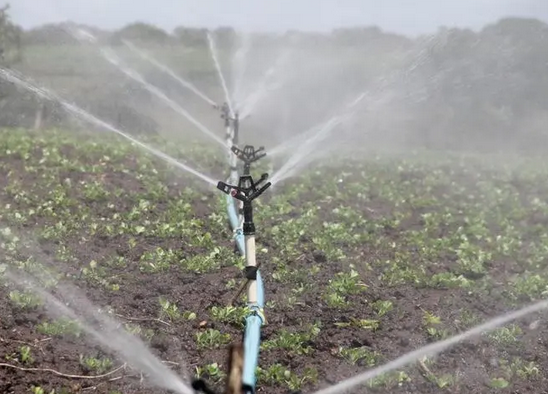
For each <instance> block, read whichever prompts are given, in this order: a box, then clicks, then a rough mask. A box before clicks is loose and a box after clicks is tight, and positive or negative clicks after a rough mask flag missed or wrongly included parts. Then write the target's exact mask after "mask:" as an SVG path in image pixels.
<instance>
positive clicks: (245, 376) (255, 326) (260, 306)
mask: <svg viewBox="0 0 548 394" xmlns="http://www.w3.org/2000/svg"><path fill="white" fill-rule="evenodd" d="M237 178H238V172H236V171H234V172H232V173H231V176H230V179H231V180H234V179H237ZM226 202H227V210H228V217H229V220H230V226H231V227H232V230H235V235H234V238H235V240H236V245H237V246H238V249H239V251H240V254H241V255H242V256H244V257H245V237H244V233H243V230H242V229H241V228H239V226H240V220H239V214H238V211H237V209H236V204H235V200H234V198H233V197H232V196H230V195H228V196H227V199H226ZM256 282H257V303H254V304H251V303H249V304H248V307H249V308H250V310H251V312H250V314H249V315H248V316H247V317H246V319H245V334H244V368H243V372H242V385H243V386H244V387H247V388H249V389H250V390H251V393H254V392H255V385H256V382H257V377H256V371H257V366H258V363H259V351H260V347H261V326H262V325H263V324H264V323H265V322H266V319H265V317H264V312H263V310H264V285H263V278H262V276H261V273H260V271H259V270H257V281H256Z"/></svg>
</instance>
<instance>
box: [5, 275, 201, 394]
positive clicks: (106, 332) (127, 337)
mask: <svg viewBox="0 0 548 394" xmlns="http://www.w3.org/2000/svg"><path fill="white" fill-rule="evenodd" d="M4 274H5V275H6V276H7V277H8V278H9V279H10V280H11V281H13V282H15V283H16V284H17V285H19V286H21V287H28V288H30V289H31V290H32V291H33V292H34V293H36V294H37V295H38V296H39V297H40V298H41V299H42V300H43V301H45V303H46V306H47V307H48V309H49V313H50V314H52V315H61V316H63V317H66V318H70V319H71V320H75V321H77V322H78V323H79V326H80V327H81V328H82V330H84V331H85V332H86V333H87V334H88V335H89V336H90V337H91V338H93V339H94V340H95V341H97V342H98V343H100V344H101V345H103V346H105V347H106V348H108V349H111V350H114V351H115V352H116V353H118V354H119V355H120V356H121V358H122V359H124V360H125V361H126V362H127V363H128V364H130V365H132V366H134V367H136V368H138V369H140V370H141V371H143V372H144V373H146V374H148V375H149V376H150V379H151V380H152V382H153V383H154V384H155V385H156V386H158V387H162V388H164V389H167V390H171V391H173V392H175V393H178V394H194V390H192V389H191V388H190V387H189V386H188V385H187V384H186V383H184V382H183V381H182V380H181V379H180V378H179V377H178V376H177V375H176V374H175V373H174V372H173V371H172V370H170V369H169V368H167V367H166V366H165V365H164V364H163V363H162V362H161V361H160V360H159V359H158V358H157V357H155V356H154V355H153V354H152V353H151V352H150V350H148V348H147V347H146V346H145V344H144V343H143V342H142V341H141V340H140V339H139V338H137V337H136V336H134V335H131V334H129V333H128V332H126V331H124V330H123V329H120V327H121V326H122V325H121V324H119V323H118V322H116V321H115V320H114V319H112V318H111V317H109V316H108V315H106V314H105V313H101V312H100V310H98V309H97V307H96V306H94V305H92V304H91V302H90V301H88V300H87V299H86V298H85V297H84V296H83V295H81V294H79V292H78V291H77V290H76V289H75V288H74V287H73V286H68V285H65V286H61V285H57V286H56V289H55V292H56V293H57V294H59V295H61V296H62V298H64V299H65V300H70V302H69V303H65V302H63V301H61V300H60V299H59V298H57V297H55V296H53V295H52V294H50V293H49V292H47V291H46V290H45V289H43V288H42V287H41V286H40V284H39V282H38V281H37V280H35V279H34V278H31V277H29V276H28V275H25V276H24V277H23V276H22V275H18V274H16V273H13V272H10V271H7V272H5V273H4ZM44 274H45V273H44ZM44 276H45V275H44ZM50 279H51V278H50ZM68 305H72V307H69V306H68ZM56 317H57V316H56Z"/></svg>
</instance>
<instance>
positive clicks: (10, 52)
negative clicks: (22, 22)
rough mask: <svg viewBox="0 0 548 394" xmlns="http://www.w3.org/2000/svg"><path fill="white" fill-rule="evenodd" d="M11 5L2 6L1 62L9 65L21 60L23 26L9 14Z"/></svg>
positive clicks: (0, 22)
mask: <svg viewBox="0 0 548 394" xmlns="http://www.w3.org/2000/svg"><path fill="white" fill-rule="evenodd" d="M9 8H10V5H9V4H6V5H5V6H4V7H2V8H0V64H1V65H2V66H6V65H9V64H11V63H15V62H18V61H20V60H21V31H22V30H21V28H19V27H18V26H17V25H15V24H14V23H13V22H12V21H11V18H10V16H9V13H8V11H9Z"/></svg>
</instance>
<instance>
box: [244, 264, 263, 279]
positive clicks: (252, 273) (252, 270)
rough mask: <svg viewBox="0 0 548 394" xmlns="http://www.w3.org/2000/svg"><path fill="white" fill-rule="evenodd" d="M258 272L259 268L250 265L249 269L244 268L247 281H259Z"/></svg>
mask: <svg viewBox="0 0 548 394" xmlns="http://www.w3.org/2000/svg"><path fill="white" fill-rule="evenodd" d="M258 271H259V267H257V266H255V265H248V266H247V267H244V277H245V278H246V279H247V280H257V272H258Z"/></svg>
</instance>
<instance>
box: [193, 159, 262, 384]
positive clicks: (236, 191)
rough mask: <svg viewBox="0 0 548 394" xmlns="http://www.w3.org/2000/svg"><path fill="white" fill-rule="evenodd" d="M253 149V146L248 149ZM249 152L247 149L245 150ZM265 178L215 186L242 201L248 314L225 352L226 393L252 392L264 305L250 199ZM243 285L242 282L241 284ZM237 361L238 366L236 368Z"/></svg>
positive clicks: (253, 197)
mask: <svg viewBox="0 0 548 394" xmlns="http://www.w3.org/2000/svg"><path fill="white" fill-rule="evenodd" d="M252 151H253V152H254V151H255V150H254V149H252ZM248 152H249V150H248ZM267 179H268V174H266V173H265V174H262V176H261V178H260V179H259V180H258V181H254V180H253V177H252V176H251V175H242V176H240V179H239V181H238V185H237V186H235V185H230V184H227V183H225V182H222V181H219V182H218V184H217V188H218V189H219V190H221V191H222V192H224V193H225V194H227V195H229V196H231V197H232V198H234V199H237V200H239V201H241V202H242V203H243V210H242V211H243V216H244V220H243V226H242V227H243V235H244V243H245V259H246V266H245V268H244V272H243V274H244V278H245V284H246V285H247V306H248V310H249V312H248V315H247V316H246V318H245V332H244V336H243V348H240V350H238V349H239V347H241V346H242V344H234V345H232V347H231V349H230V354H229V377H228V380H227V390H226V391H225V392H226V393H229V392H230V393H234V394H254V393H255V384H256V376H255V372H256V369H257V364H258V358H259V349H260V337H261V326H262V325H263V324H264V323H265V322H266V319H265V316H264V312H263V308H264V288H263V281H262V277H261V274H260V271H259V265H258V264H257V260H256V254H255V223H254V222H253V204H252V203H253V200H255V199H256V198H257V197H259V196H260V195H261V194H263V193H264V192H265V190H266V189H268V188H269V187H270V185H271V183H270V182H267V183H265V184H264V185H262V186H261V184H262V183H263V182H265V181H266V180H267ZM244 287H245V286H244ZM238 365H240V366H241V368H238ZM193 388H194V389H195V390H197V391H201V392H204V393H205V394H211V393H212V392H211V390H210V389H209V388H207V385H206V384H205V382H203V381H202V380H196V381H194V383H193Z"/></svg>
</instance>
